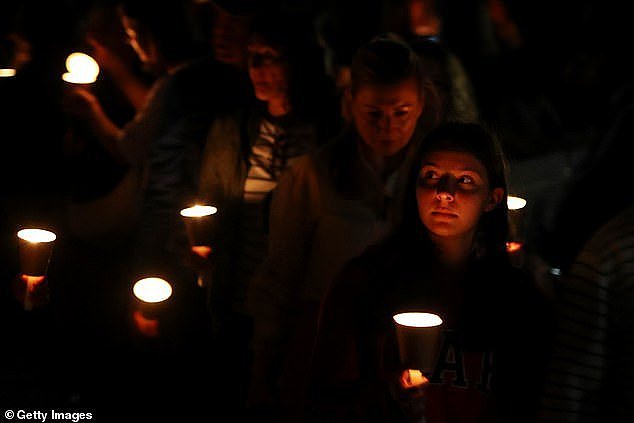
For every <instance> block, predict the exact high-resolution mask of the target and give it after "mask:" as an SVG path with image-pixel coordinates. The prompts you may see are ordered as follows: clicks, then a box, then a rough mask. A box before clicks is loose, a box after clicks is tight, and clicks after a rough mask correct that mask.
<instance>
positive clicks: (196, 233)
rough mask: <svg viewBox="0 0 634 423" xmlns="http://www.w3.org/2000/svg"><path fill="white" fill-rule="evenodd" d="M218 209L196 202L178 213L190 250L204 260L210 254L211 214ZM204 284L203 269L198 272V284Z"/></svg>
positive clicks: (201, 285)
mask: <svg viewBox="0 0 634 423" xmlns="http://www.w3.org/2000/svg"><path fill="white" fill-rule="evenodd" d="M217 212H218V209H217V208H216V207H214V206H207V205H200V204H196V205H194V206H192V207H187V208H184V209H182V210H181V211H180V215H181V216H182V218H183V222H184V223H185V230H186V231H187V238H188V239H189V246H190V248H191V251H192V252H193V253H194V254H196V255H197V256H198V257H200V258H202V259H203V260H206V259H208V258H209V256H210V254H211V251H212V249H211V245H210V243H211V216H213V215H215V214H216V213H217ZM205 285H206V282H205V275H204V274H203V271H199V273H198V286H200V287H203V286H205Z"/></svg>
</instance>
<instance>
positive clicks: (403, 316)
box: [393, 312, 442, 328]
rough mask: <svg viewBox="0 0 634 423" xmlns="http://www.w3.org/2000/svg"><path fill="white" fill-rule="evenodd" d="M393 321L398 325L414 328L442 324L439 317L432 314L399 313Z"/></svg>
mask: <svg viewBox="0 0 634 423" xmlns="http://www.w3.org/2000/svg"><path fill="white" fill-rule="evenodd" d="M393 319H394V321H395V322H396V323H398V324H399V325H402V326H410V327H415V328H429V327H433V326H439V325H440V324H442V319H441V318H440V316H438V315H437V314H433V313H419V312H412V313H399V314H396V315H394V317H393Z"/></svg>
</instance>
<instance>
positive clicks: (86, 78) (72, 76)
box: [62, 53, 99, 84]
mask: <svg viewBox="0 0 634 423" xmlns="http://www.w3.org/2000/svg"><path fill="white" fill-rule="evenodd" d="M66 69H68V72H65V73H64V74H63V75H62V79H63V80H64V81H66V82H71V83H73V84H91V83H93V82H95V81H96V80H97V75H99V65H98V64H97V62H96V61H95V59H93V58H92V57H90V56H89V55H87V54H85V53H71V54H69V55H68V57H67V58H66Z"/></svg>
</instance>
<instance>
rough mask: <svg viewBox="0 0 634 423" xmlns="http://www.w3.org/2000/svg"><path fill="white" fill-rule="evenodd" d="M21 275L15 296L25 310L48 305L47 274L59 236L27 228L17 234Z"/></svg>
mask: <svg viewBox="0 0 634 423" xmlns="http://www.w3.org/2000/svg"><path fill="white" fill-rule="evenodd" d="M17 236H18V250H19V257H20V275H19V276H18V278H17V279H16V280H15V282H14V294H15V295H16V297H17V298H18V300H19V301H20V302H22V304H23V306H24V309H25V310H32V309H33V308H35V307H36V306H40V305H43V304H45V303H48V296H49V292H48V284H47V283H46V274H47V272H48V265H49V262H50V260H51V255H52V253H53V243H54V241H55V239H56V238H57V236H56V235H55V234H54V233H53V232H51V231H47V230H45V229H37V228H27V229H21V230H19V231H18V232H17Z"/></svg>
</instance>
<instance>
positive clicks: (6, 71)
mask: <svg viewBox="0 0 634 423" xmlns="http://www.w3.org/2000/svg"><path fill="white" fill-rule="evenodd" d="M12 76H15V69H13V68H0V78H10V77H12Z"/></svg>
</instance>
